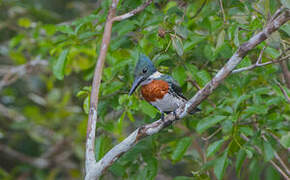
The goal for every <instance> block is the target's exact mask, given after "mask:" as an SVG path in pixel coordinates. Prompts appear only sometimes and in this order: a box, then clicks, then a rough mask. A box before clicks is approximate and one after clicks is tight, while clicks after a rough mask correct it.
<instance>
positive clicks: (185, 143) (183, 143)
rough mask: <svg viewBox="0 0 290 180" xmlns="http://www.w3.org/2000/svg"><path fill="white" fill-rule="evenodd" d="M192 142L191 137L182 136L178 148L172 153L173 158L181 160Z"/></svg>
mask: <svg viewBox="0 0 290 180" xmlns="http://www.w3.org/2000/svg"><path fill="white" fill-rule="evenodd" d="M191 142H192V138H191V137H185V138H182V139H181V140H180V141H178V144H177V146H176V149H175V150H174V152H173V154H172V155H171V159H172V160H173V161H179V160H180V159H181V158H182V157H183V155H184V153H185V152H186V150H187V148H188V147H189V146H190V145H191Z"/></svg>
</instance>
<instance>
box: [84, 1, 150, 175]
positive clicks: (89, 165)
mask: <svg viewBox="0 0 290 180" xmlns="http://www.w3.org/2000/svg"><path fill="white" fill-rule="evenodd" d="M151 2H152V0H148V1H147V2H146V3H145V4H143V5H141V6H140V7H138V8H136V9H135V10H133V11H130V12H129V13H126V14H124V15H121V16H117V17H116V16H115V15H116V8H117V5H118V3H119V0H113V1H112V5H111V7H110V10H109V13H108V17H107V21H106V24H105V29H104V34H103V39H102V44H101V48H100V53H99V57H98V60H97V65H96V68H95V72H94V78H93V83H92V91H91V96H90V99H91V102H90V111H89V119H88V125H87V138H86V157H85V173H86V176H85V179H86V180H91V179H97V178H98V177H99V176H100V175H101V174H102V173H103V171H104V170H105V169H106V167H107V166H103V165H102V164H101V165H99V162H98V163H97V162H96V157H95V151H94V146H95V145H94V144H95V132H96V122H97V109H98V101H99V89H100V84H101V78H102V71H103V67H104V63H105V58H106V54H107V51H108V47H109V44H110V39H111V33H112V25H113V22H114V21H121V20H124V19H127V18H129V17H132V16H133V15H135V14H137V13H139V12H141V11H142V10H144V9H145V8H146V7H147V6H148V5H149V4H150V3H151Z"/></svg>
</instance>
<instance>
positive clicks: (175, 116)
mask: <svg viewBox="0 0 290 180" xmlns="http://www.w3.org/2000/svg"><path fill="white" fill-rule="evenodd" d="M173 115H174V118H175V119H176V120H178V119H179V117H178V116H177V114H176V111H173Z"/></svg>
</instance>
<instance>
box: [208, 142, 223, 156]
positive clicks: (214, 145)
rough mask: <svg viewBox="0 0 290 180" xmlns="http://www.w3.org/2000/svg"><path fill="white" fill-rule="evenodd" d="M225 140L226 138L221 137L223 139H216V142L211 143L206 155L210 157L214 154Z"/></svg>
mask: <svg viewBox="0 0 290 180" xmlns="http://www.w3.org/2000/svg"><path fill="white" fill-rule="evenodd" d="M224 141H225V140H224V139H221V140H218V141H215V142H214V143H211V144H210V145H209V146H208V148H207V150H206V157H209V156H211V155H213V154H214V153H215V152H217V151H218V150H219V148H220V147H221V146H222V144H223V142H224Z"/></svg>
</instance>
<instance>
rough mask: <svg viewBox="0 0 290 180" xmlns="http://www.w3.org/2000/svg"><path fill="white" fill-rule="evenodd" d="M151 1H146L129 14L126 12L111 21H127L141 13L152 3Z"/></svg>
mask: <svg viewBox="0 0 290 180" xmlns="http://www.w3.org/2000/svg"><path fill="white" fill-rule="evenodd" d="M152 1H153V0H148V1H146V2H145V3H144V4H142V5H141V6H139V7H137V8H136V9H134V10H132V11H130V12H127V13H125V14H122V15H120V16H116V17H113V18H112V21H122V20H124V19H128V18H130V17H132V16H134V15H135V14H137V13H139V12H141V11H143V10H144V9H145V8H146V7H147V6H149V5H150V4H151V3H152Z"/></svg>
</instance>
